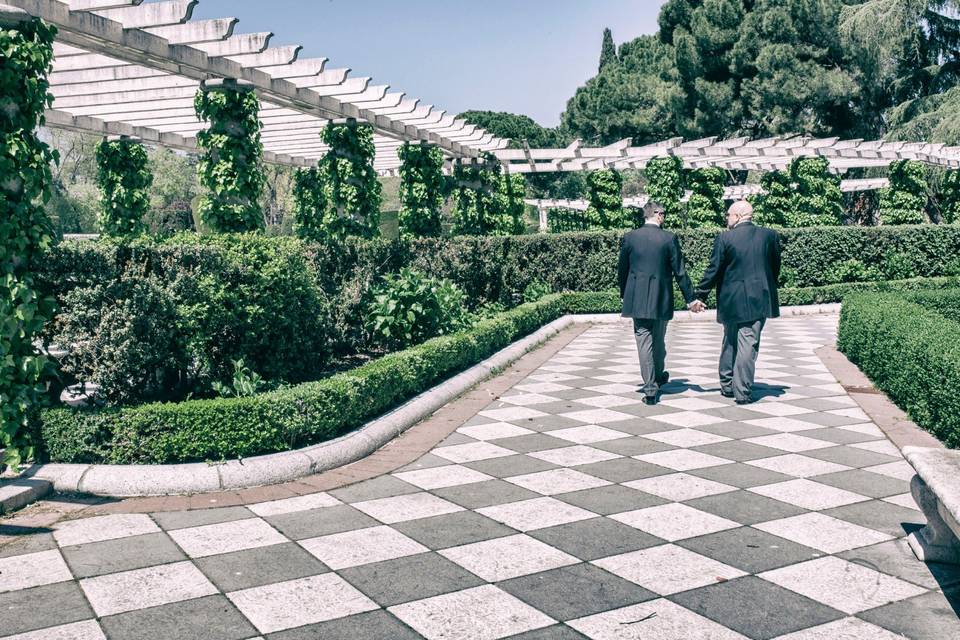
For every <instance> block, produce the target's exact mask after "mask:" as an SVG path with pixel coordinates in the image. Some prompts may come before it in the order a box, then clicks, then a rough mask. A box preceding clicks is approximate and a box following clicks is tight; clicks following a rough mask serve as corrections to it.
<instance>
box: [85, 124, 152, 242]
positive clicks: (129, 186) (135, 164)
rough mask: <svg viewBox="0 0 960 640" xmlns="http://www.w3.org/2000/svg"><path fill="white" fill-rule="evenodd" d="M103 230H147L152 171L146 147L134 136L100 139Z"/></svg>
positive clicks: (117, 233)
mask: <svg viewBox="0 0 960 640" xmlns="http://www.w3.org/2000/svg"><path fill="white" fill-rule="evenodd" d="M96 158H97V186H99V187H100V230H101V231H102V232H103V233H104V234H106V235H108V236H119V237H131V236H138V235H140V234H141V233H143V232H144V231H145V230H146V224H145V222H144V216H145V215H146V213H147V211H148V210H149V208H150V193H149V191H148V190H149V189H150V186H151V185H152V184H153V174H152V173H150V170H149V168H148V167H147V162H148V160H147V151H146V149H144V148H143V145H142V144H140V143H139V142H137V141H135V140H130V139H127V138H121V139H120V140H101V141H100V143H99V144H98V145H97V152H96Z"/></svg>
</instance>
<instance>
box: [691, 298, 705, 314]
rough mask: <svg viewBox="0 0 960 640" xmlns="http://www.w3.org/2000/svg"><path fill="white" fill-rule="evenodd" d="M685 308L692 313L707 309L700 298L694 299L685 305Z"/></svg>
mask: <svg viewBox="0 0 960 640" xmlns="http://www.w3.org/2000/svg"><path fill="white" fill-rule="evenodd" d="M687 309H689V310H690V311H692V312H693V313H703V312H704V311H705V310H706V309H707V305H706V304H704V303H703V301H702V300H694V301H693V302H691V303H690V304H688V305H687Z"/></svg>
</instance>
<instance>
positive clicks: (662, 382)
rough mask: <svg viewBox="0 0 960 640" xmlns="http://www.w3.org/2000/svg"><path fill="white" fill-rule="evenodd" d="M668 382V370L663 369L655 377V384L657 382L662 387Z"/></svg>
mask: <svg viewBox="0 0 960 640" xmlns="http://www.w3.org/2000/svg"><path fill="white" fill-rule="evenodd" d="M668 382H670V372H669V371H664V372H663V373H661V374H660V377H659V378H658V379H657V384H659V385H660V386H661V387H662V386H663V385H665V384H667V383H668Z"/></svg>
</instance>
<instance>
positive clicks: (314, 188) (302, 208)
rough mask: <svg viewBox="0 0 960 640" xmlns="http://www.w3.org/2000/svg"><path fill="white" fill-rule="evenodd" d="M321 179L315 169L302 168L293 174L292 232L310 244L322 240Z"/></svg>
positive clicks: (323, 198) (323, 233)
mask: <svg viewBox="0 0 960 640" xmlns="http://www.w3.org/2000/svg"><path fill="white" fill-rule="evenodd" d="M325 208H326V198H325V197H324V195H323V179H322V178H321V175H320V170H319V169H318V168H317V167H303V168H301V169H297V171H296V173H294V174H293V215H294V223H293V232H294V233H295V234H297V237H299V238H302V239H304V240H308V241H310V242H318V241H320V240H322V239H323V237H324V235H325V232H324V228H323V211H324V209H325Z"/></svg>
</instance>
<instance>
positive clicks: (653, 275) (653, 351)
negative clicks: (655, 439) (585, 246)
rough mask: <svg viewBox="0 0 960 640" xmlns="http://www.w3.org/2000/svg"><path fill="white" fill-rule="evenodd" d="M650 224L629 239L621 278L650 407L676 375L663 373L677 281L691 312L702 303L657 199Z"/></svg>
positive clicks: (647, 212)
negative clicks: (666, 224) (694, 289)
mask: <svg viewBox="0 0 960 640" xmlns="http://www.w3.org/2000/svg"><path fill="white" fill-rule="evenodd" d="M643 214H644V218H645V224H644V225H643V226H642V227H640V228H639V229H635V230H633V231H631V232H629V233H627V235H626V236H624V238H623V243H622V244H621V245H620V260H619V264H618V265H617V276H618V280H619V283H620V297H621V298H622V300H623V314H622V315H623V317H624V318H633V331H634V335H635V337H636V339H637V352H638V353H639V355H640V375H641V377H642V378H643V394H644V400H645V402H646V403H647V404H656V403H657V397H658V395H659V393H660V387H661V385H664V384H666V383H667V381H668V380H669V379H670V374H669V373H667V372H666V371H664V370H663V368H664V360H665V359H666V356H667V348H666V345H665V343H664V338H665V337H666V333H667V322H668V321H669V320H671V319H672V318H673V281H674V280H676V281H677V284H678V285H679V286H680V291H681V292H683V297H684V300H686V302H687V305H688V307H689V308H691V309H697V310H699V309H700V308H701V305H702V303H701V302H700V301H699V300H696V299H695V298H694V295H693V285H692V283H691V282H690V276H688V275H687V270H686V268H685V267H684V264H683V253H682V252H681V250H680V241H679V240H677V236H676V235H674V234H672V233H670V232H669V231H664V230H663V229H662V226H663V220H664V215H665V210H664V208H663V206H662V205H661V204H660V203H658V202H654V201H650V202H649V203H647V206H646V207H644V210H643Z"/></svg>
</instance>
